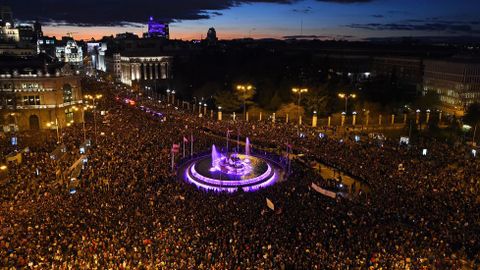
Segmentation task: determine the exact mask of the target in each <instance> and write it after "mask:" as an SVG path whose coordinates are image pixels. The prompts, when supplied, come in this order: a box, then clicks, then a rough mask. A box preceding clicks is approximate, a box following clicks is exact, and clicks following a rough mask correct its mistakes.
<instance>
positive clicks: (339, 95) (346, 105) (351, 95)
mask: <svg viewBox="0 0 480 270" xmlns="http://www.w3.org/2000/svg"><path fill="white" fill-rule="evenodd" d="M338 97H339V98H341V99H345V113H347V112H348V111H347V109H348V99H350V98H356V97H357V95H355V94H345V93H339V94H338Z"/></svg>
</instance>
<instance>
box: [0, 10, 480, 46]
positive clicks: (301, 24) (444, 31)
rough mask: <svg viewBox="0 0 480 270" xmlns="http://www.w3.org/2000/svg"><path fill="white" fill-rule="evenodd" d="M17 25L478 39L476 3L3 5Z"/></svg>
mask: <svg viewBox="0 0 480 270" xmlns="http://www.w3.org/2000/svg"><path fill="white" fill-rule="evenodd" d="M3 4H6V5H9V6H11V8H12V10H13V13H14V17H15V18H17V20H18V21H19V22H22V21H23V22H27V21H31V20H35V19H39V20H40V21H41V22H42V23H43V25H44V32H45V34H46V35H51V36H53V35H55V36H57V37H60V36H62V35H66V33H67V32H72V33H73V36H74V37H75V38H77V39H90V38H92V37H93V38H100V37H102V36H105V35H112V34H113V35H115V34H116V33H122V32H126V31H128V32H134V33H137V34H141V33H142V32H145V31H146V25H145V23H146V21H147V19H148V17H149V16H154V17H155V18H158V19H162V20H165V21H168V22H170V35H171V38H174V39H200V38H201V37H202V35H203V36H205V35H206V33H207V30H208V28H209V27H212V26H213V27H215V28H216V30H217V35H218V36H219V38H220V39H231V38H243V37H253V38H285V37H291V36H300V35H303V36H306V37H309V38H315V37H316V38H320V39H327V38H328V39H332V38H335V39H350V40H359V39H363V38H367V37H398V36H457V35H458V36H479V35H480V16H479V15H478V10H480V1H475V0H456V1H453V0H201V1H200V0H176V1H163V0H157V1H154V0H136V1H112V0H84V1H58V0H24V1H23V0H22V1H19V0H4V1H3Z"/></svg>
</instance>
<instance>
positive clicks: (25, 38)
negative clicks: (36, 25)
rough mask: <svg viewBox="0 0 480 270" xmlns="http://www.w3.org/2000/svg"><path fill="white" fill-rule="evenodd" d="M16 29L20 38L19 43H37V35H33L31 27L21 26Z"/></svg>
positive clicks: (28, 25)
mask: <svg viewBox="0 0 480 270" xmlns="http://www.w3.org/2000/svg"><path fill="white" fill-rule="evenodd" d="M17 28H18V33H19V36H20V42H25V43H31V44H36V43H37V33H35V31H34V29H33V25H30V24H21V25H19V26H18V27H17Z"/></svg>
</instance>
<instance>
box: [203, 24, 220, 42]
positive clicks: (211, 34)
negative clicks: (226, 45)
mask: <svg viewBox="0 0 480 270" xmlns="http://www.w3.org/2000/svg"><path fill="white" fill-rule="evenodd" d="M206 40H207V43H208V44H215V43H217V41H218V38H217V31H215V28H213V27H210V28H209V29H208V32H207V39H206Z"/></svg>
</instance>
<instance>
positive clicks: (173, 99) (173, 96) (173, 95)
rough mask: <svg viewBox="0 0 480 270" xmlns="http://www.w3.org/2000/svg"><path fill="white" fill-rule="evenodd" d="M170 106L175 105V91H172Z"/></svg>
mask: <svg viewBox="0 0 480 270" xmlns="http://www.w3.org/2000/svg"><path fill="white" fill-rule="evenodd" d="M172 104H173V105H175V90H172Z"/></svg>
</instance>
